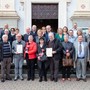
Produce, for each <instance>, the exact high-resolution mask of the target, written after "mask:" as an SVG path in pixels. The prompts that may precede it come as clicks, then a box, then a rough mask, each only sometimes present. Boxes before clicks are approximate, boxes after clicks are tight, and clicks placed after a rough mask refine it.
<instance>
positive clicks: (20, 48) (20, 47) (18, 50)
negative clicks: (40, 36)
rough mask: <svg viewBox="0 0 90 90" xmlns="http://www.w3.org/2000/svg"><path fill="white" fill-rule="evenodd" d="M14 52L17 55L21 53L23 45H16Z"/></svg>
mask: <svg viewBox="0 0 90 90" xmlns="http://www.w3.org/2000/svg"><path fill="white" fill-rule="evenodd" d="M16 52H17V53H23V45H17V47H16Z"/></svg>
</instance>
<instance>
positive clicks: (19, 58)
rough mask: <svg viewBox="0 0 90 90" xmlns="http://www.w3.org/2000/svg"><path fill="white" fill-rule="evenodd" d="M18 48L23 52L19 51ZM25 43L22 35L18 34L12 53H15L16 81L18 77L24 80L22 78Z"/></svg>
mask: <svg viewBox="0 0 90 90" xmlns="http://www.w3.org/2000/svg"><path fill="white" fill-rule="evenodd" d="M18 47H19V49H20V47H21V50H18ZM24 48H25V42H24V41H23V40H22V35H21V34H17V35H16V40H15V41H13V43H12V53H13V60H14V65H15V78H14V81H16V80H17V79H18V77H19V78H20V79H21V80H23V76H22V66H23V61H24V58H23V54H24Z"/></svg>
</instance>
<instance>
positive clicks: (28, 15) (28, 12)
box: [24, 0, 32, 32]
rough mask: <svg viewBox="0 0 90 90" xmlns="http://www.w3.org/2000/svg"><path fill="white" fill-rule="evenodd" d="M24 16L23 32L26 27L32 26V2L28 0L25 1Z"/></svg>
mask: <svg viewBox="0 0 90 90" xmlns="http://www.w3.org/2000/svg"><path fill="white" fill-rule="evenodd" d="M24 5H25V6H24V7H25V9H24V10H25V16H24V32H25V29H26V27H30V28H31V26H32V3H31V2H30V0H26V1H25V4H24Z"/></svg>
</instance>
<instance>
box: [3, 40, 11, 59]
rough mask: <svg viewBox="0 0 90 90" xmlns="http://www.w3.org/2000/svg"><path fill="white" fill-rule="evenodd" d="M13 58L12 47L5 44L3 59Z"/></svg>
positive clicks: (7, 43)
mask: <svg viewBox="0 0 90 90" xmlns="http://www.w3.org/2000/svg"><path fill="white" fill-rule="evenodd" d="M9 57H11V45H10V43H9V42H3V58H9Z"/></svg>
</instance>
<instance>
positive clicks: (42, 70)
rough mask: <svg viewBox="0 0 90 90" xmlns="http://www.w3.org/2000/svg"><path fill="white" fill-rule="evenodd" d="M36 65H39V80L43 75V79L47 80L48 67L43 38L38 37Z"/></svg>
mask: <svg viewBox="0 0 90 90" xmlns="http://www.w3.org/2000/svg"><path fill="white" fill-rule="evenodd" d="M37 57H38V67H39V76H40V80H39V82H42V80H43V76H44V80H45V81H47V71H46V70H47V67H48V61H47V57H46V44H45V40H44V38H40V41H39V44H38V52H37Z"/></svg>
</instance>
